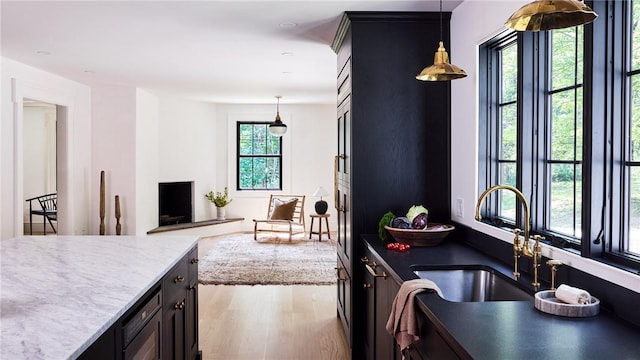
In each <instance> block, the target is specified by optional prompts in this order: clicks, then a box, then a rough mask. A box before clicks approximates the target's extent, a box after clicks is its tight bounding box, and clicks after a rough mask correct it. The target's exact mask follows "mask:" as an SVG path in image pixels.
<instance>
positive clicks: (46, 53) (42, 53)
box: [36, 50, 51, 55]
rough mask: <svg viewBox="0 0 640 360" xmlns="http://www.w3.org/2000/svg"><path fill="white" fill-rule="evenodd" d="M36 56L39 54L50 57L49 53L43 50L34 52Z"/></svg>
mask: <svg viewBox="0 0 640 360" xmlns="http://www.w3.org/2000/svg"><path fill="white" fill-rule="evenodd" d="M36 54H39V55H51V53H50V52H48V51H45V50H38V51H36Z"/></svg>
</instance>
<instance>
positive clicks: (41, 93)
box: [0, 57, 91, 239]
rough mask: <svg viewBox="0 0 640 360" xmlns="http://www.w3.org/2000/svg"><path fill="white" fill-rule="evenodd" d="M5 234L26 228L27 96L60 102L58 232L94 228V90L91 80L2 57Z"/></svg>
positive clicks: (0, 191) (0, 206)
mask: <svg viewBox="0 0 640 360" xmlns="http://www.w3.org/2000/svg"><path fill="white" fill-rule="evenodd" d="M0 68H1V69H2V71H1V76H0V99H1V101H0V106H1V111H2V112H1V114H2V117H1V123H0V136H1V138H0V140H1V141H0V160H1V161H0V175H1V176H0V178H1V180H0V181H1V182H0V239H6V238H11V237H14V236H18V235H21V234H22V221H23V217H22V214H23V211H24V206H25V202H24V201H23V193H24V190H23V164H22V162H23V157H24V154H23V140H22V136H23V124H22V118H23V109H22V103H23V99H24V98H29V99H35V100H41V101H44V102H48V103H51V104H57V105H61V106H60V107H59V115H61V116H58V120H59V124H58V126H59V134H58V141H59V144H58V145H59V146H58V213H59V219H60V220H59V221H58V232H59V233H60V234H87V233H88V231H89V213H88V212H87V211H86V208H87V206H88V205H89V204H90V196H89V194H90V192H89V188H90V180H89V176H90V170H91V145H90V140H91V136H90V134H91V91H90V88H89V87H88V86H85V85H82V84H79V83H76V82H74V81H70V80H68V79H65V78H62V77H59V76H57V75H54V74H51V73H48V72H45V71H42V70H39V69H36V68H33V67H30V66H26V65H24V64H21V63H18V62H16V61H13V60H11V59H7V58H4V57H3V58H0Z"/></svg>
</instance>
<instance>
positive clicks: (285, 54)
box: [280, 51, 293, 56]
mask: <svg viewBox="0 0 640 360" xmlns="http://www.w3.org/2000/svg"><path fill="white" fill-rule="evenodd" d="M280 55H282V56H293V53H292V52H288V51H287V52H283V53H282V54H280Z"/></svg>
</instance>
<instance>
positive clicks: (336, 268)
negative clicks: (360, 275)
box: [334, 266, 347, 281]
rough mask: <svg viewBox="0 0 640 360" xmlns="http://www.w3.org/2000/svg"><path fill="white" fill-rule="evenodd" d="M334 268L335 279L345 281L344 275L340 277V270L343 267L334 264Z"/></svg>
mask: <svg viewBox="0 0 640 360" xmlns="http://www.w3.org/2000/svg"><path fill="white" fill-rule="evenodd" d="M334 269H335V270H336V279H338V281H347V278H346V277H340V270H342V269H344V268H343V267H342V266H336V267H334Z"/></svg>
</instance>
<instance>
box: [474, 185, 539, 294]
mask: <svg viewBox="0 0 640 360" xmlns="http://www.w3.org/2000/svg"><path fill="white" fill-rule="evenodd" d="M496 190H509V191H511V192H513V193H514V194H516V197H517V198H519V199H520V202H521V203H522V207H523V208H524V219H525V222H524V234H523V236H524V241H523V242H520V233H522V230H520V229H514V230H513V233H514V234H515V237H514V239H513V276H514V277H515V278H516V279H518V278H519V277H520V272H519V271H518V259H519V258H520V256H521V255H524V256H526V257H529V258H532V259H533V282H532V283H531V285H533V288H534V289H535V290H538V288H539V287H540V282H539V281H538V268H539V267H540V261H541V260H542V247H541V246H540V240H542V239H544V238H543V237H542V236H540V235H535V236H533V239H534V240H535V244H534V245H533V247H532V246H531V243H530V241H529V233H530V224H529V223H530V221H531V219H530V217H529V204H528V203H527V199H526V198H525V197H524V195H523V194H522V192H520V190H518V189H516V188H515V187H513V186H511V185H495V186H492V187H490V188H488V189H487V190H485V191H484V192H483V193H482V194H481V195H480V198H478V203H477V204H476V221H480V220H482V216H481V215H480V207H482V203H483V202H484V199H485V198H486V197H487V196H488V195H489V194H491V193H492V192H494V191H496Z"/></svg>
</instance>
